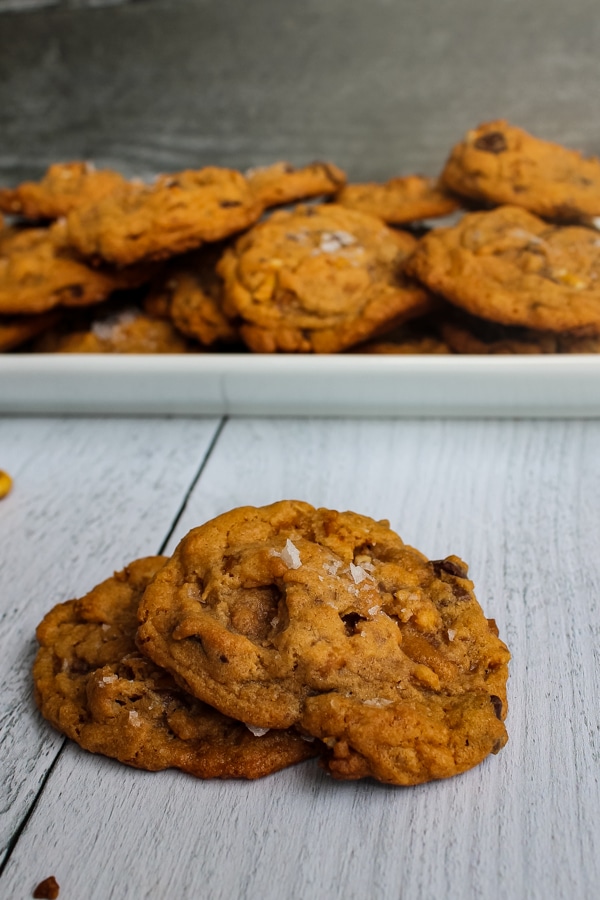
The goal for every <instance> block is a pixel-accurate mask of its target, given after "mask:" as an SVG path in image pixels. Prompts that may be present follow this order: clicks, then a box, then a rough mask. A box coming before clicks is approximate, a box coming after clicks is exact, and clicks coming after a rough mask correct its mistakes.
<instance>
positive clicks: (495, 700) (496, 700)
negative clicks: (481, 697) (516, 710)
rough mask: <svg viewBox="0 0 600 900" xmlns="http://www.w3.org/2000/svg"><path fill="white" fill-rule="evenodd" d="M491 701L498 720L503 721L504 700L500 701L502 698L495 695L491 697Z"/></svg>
mask: <svg viewBox="0 0 600 900" xmlns="http://www.w3.org/2000/svg"><path fill="white" fill-rule="evenodd" d="M490 700H491V701H492V706H493V707H494V712H495V713H496V718H497V719H500V721H502V700H501V699H500V697H496V695H495V694H491V695H490Z"/></svg>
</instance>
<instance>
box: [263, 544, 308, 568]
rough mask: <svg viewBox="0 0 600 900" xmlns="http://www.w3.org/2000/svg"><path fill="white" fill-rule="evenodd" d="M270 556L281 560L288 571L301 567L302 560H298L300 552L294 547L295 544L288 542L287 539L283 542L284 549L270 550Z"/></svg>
mask: <svg viewBox="0 0 600 900" xmlns="http://www.w3.org/2000/svg"><path fill="white" fill-rule="evenodd" d="M270 555H271V556H278V557H279V559H282V560H283V562H284V563H285V564H286V566H287V567H288V569H299V568H300V566H301V565H302V560H301V559H300V551H299V550H298V548H297V547H296V545H295V544H293V543H292V541H290V539H289V538H288V539H287V541H286V542H285V547H284V548H283V550H281V551H279V550H271V554H270Z"/></svg>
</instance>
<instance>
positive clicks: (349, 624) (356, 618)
mask: <svg viewBox="0 0 600 900" xmlns="http://www.w3.org/2000/svg"><path fill="white" fill-rule="evenodd" d="M340 619H341V620H342V622H343V623H344V625H345V626H346V634H347V635H348V637H351V636H352V635H353V634H356V632H357V630H358V629H357V625H358V623H359V622H365V621H366V619H365V617H364V616H360V615H359V614H358V613H346V615H345V616H340Z"/></svg>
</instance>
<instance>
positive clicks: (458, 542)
mask: <svg viewBox="0 0 600 900" xmlns="http://www.w3.org/2000/svg"><path fill="white" fill-rule="evenodd" d="M0 447H1V455H2V466H3V467H4V468H6V469H7V470H8V471H10V472H11V474H12V475H13V477H14V490H13V492H12V493H11V494H10V495H9V496H8V497H7V498H6V499H5V500H3V501H2V503H1V504H0V546H1V547H2V570H1V574H0V604H1V606H0V611H1V613H0V614H1V616H2V623H3V627H2V635H1V638H0V670H1V677H2V684H3V691H2V699H1V703H2V712H1V715H2V730H1V745H2V760H3V763H2V771H3V778H2V797H1V799H0V808H1V809H2V833H1V840H2V847H3V860H4V870H3V872H2V876H1V878H0V896H2V897H7V898H11V900H12V898H27V897H30V896H31V892H32V890H33V887H34V886H35V885H36V884H37V883H38V882H39V881H41V880H42V878H45V877H46V876H48V875H50V874H53V875H55V877H56V878H57V880H58V882H59V884H60V885H61V895H60V896H61V900H63V898H66V900H68V898H82V897H86V898H132V900H134V898H135V900H139V898H145V897H152V898H162V897H166V898H170V897H177V898H178V900H181V898H196V897H202V898H210V900H213V898H214V900H217V898H219V900H220V898H223V900H227V898H234V897H235V898H237V897H240V898H242V897H243V898H261V900H279V898H282V897H283V898H287V897H289V898H308V897H310V898H323V900H325V898H344V900H346V898H357V900H358V898H388V897H390V898H391V897H393V898H403V900H406V898H427V900H429V898H431V900H433V898H455V897H456V898H459V897H460V898H485V900H488V898H490V900H492V898H493V900H500V898H503V900H504V898H505V900H515V898H540V900H542V898H543V900H547V898H569V900H574V898H577V900H579V898H581V900H583V898H593V897H596V896H597V889H598V884H599V883H600V834H599V810H600V790H599V783H598V771H599V769H598V763H599V758H600V713H599V704H598V694H599V687H600V685H599V680H600V667H599V659H598V654H599V650H598V648H599V640H598V639H599V632H600V624H599V623H600V618H599V609H598V605H599V604H598V593H599V588H600V554H599V553H598V546H599V545H600V518H599V516H598V510H599V509H600V422H596V421H569V422H562V421H554V422H550V421H535V422H534V421H503V422H500V421H461V420H454V421H439V420H438V421H436V420H431V421H426V420H421V421H419V420H404V421H402V420H395V421H394V420H380V421H370V422H366V421H361V420H327V419H323V420H316V419H291V420H278V419H261V420H259V419H233V420H219V419H202V418H200V419H168V418H164V419H60V418H56V419H19V418H16V419H5V420H4V421H2V422H1V423H0ZM284 497H286V498H287V497H297V498H301V499H305V500H308V501H310V502H311V503H313V504H318V505H323V506H328V507H332V508H337V509H348V508H350V509H354V510H358V511H360V512H363V513H366V514H368V515H371V516H374V517H376V518H381V517H387V518H389V519H390V520H391V523H392V526H393V527H394V528H395V529H397V530H398V532H399V533H400V534H401V535H402V536H403V538H404V539H405V540H406V541H407V542H409V543H411V544H414V545H415V546H417V547H419V548H420V549H421V550H423V551H424V552H425V553H427V554H428V555H430V556H431V557H433V558H439V557H442V556H445V555H447V554H449V553H457V554H459V555H460V556H462V557H463V558H465V559H466V560H467V561H468V562H469V563H470V565H471V573H472V576H473V578H474V580H475V583H476V588H477V593H478V596H479V599H480V602H481V603H482V605H483V607H484V609H485V611H486V613H487V615H488V616H493V617H494V618H495V619H496V621H497V622H498V625H499V628H500V633H501V635H502V637H503V638H504V639H505V640H506V641H507V643H508V644H509V646H510V649H511V651H512V654H513V660H512V664H511V676H510V682H509V701H510V712H509V716H508V721H507V725H508V731H509V735H510V740H509V743H508V744H507V746H506V747H505V748H504V750H502V751H501V753H500V754H499V755H498V756H495V757H491V758H489V759H487V760H486V761H485V762H484V763H483V764H482V765H480V766H479V767H477V768H476V769H474V770H472V771H471V772H468V773H466V774H464V775H462V776H459V777H456V778H453V779H450V780H447V781H442V782H437V783H432V784H428V785H424V786H421V787H415V788H394V787H389V786H383V785H380V784H377V783H375V782H371V781H364V782H357V783H337V782H335V781H333V780H332V779H330V778H328V777H326V776H325V775H324V774H323V773H322V772H321V771H320V770H319V768H318V766H317V765H316V763H314V762H312V761H311V762H309V763H304V764H302V765H299V766H297V767H295V768H292V769H288V770H286V771H283V772H280V773H278V774H275V775H272V776H270V777H268V778H266V779H263V780H259V781H257V782H252V783H245V782H237V781H232V782H217V781H208V782H202V781H198V780H195V779H193V778H191V777H189V776H186V775H183V774H181V773H178V772H174V771H169V772H163V773H145V772H140V771H137V770H134V769H129V768H127V767H125V766H122V765H120V764H118V763H116V762H114V761H112V760H109V759H106V758H103V757H101V756H95V755H92V754H89V753H86V752H84V751H83V750H80V749H79V748H78V747H77V746H75V745H74V744H72V743H71V742H69V741H65V740H63V738H62V737H61V736H60V735H59V734H57V733H56V732H55V731H54V730H53V729H52V728H51V727H50V726H49V725H47V724H46V723H45V722H44V720H42V718H41V716H40V715H39V714H38V713H37V711H36V709H35V706H34V703H33V700H32V690H31V676H30V669H31V663H32V659H33V655H34V653H35V646H36V644H35V638H34V629H35V626H36V624H37V622H38V621H39V620H40V619H41V618H42V616H43V615H44V613H45V612H46V611H47V610H48V609H49V608H50V607H51V606H52V605H54V604H55V603H57V602H59V601H62V600H65V599H67V598H69V597H72V596H77V595H81V594H82V593H84V592H86V591H87V590H88V589H89V588H91V587H92V586H93V585H94V584H96V583H97V582H98V581H99V580H101V579H103V578H104V577H107V576H108V575H109V574H110V573H112V571H113V570H114V569H117V568H120V567H122V566H123V565H124V564H126V563H127V562H128V561H129V560H131V559H133V558H136V557H138V556H140V555H146V554H153V553H156V552H158V551H159V550H163V549H165V550H166V552H170V551H172V550H173V548H174V547H175V545H176V543H177V541H178V539H179V538H180V537H181V536H182V535H184V534H185V533H186V532H187V530H188V529H189V528H191V527H192V526H195V525H198V524H200V523H201V522H204V521H205V520H207V519H208V518H210V517H212V516H214V515H216V514H218V513H220V512H222V511H225V510H227V509H230V508H232V507H234V506H237V505H240V504H246V503H249V504H258V505H260V504H264V503H270V502H272V501H274V500H277V499H281V498H284Z"/></svg>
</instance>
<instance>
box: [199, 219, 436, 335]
mask: <svg viewBox="0 0 600 900" xmlns="http://www.w3.org/2000/svg"><path fill="white" fill-rule="evenodd" d="M414 246H415V239H414V238H413V237H411V236H410V235H408V234H406V233H404V232H397V231H393V230H392V229H390V228H387V227H386V226H385V225H384V224H383V223H382V222H381V220H379V219H377V218H375V217H374V216H368V215H366V214H365V213H360V212H356V211H355V210H351V209H344V208H343V207H341V206H337V205H336V204H326V205H321V206H298V207H296V209H294V210H293V211H284V210H282V211H279V212H276V213H274V214H273V215H272V216H271V217H270V218H269V219H268V220H266V221H264V222H261V223H260V224H258V225H256V226H254V228H252V229H251V230H250V231H248V232H247V233H246V234H244V235H242V237H240V238H238V240H237V242H236V243H235V245H234V246H233V247H230V248H228V249H227V250H226V251H225V253H224V255H223V257H222V259H221V261H220V263H219V265H218V266H217V270H218V272H219V274H220V275H221V276H222V278H223V280H224V283H225V299H224V310H225V313H226V315H228V316H229V318H231V319H232V320H234V321H235V322H236V324H239V331H240V334H241V336H242V338H243V340H244V341H245V343H246V344H247V345H248V346H249V347H250V349H251V350H254V351H255V352H258V353H273V352H281V351H287V352H294V353H310V352H313V353H334V352H336V351H338V350H343V349H345V348H347V347H351V346H352V345H353V344H357V343H359V342H360V341H364V340H367V339H368V338H370V337H371V336H373V335H375V334H377V333H379V332H380V331H382V330H389V329H390V328H392V327H393V326H394V325H396V324H399V323H401V322H403V321H406V320H408V319H411V318H414V317H415V316H418V315H421V314H423V313H425V312H427V311H428V309H429V307H430V305H431V300H430V298H429V296H428V294H427V292H426V291H424V290H423V289H422V288H421V287H420V286H418V285H417V284H415V283H411V282H410V281H409V280H408V279H406V278H405V276H404V271H403V267H404V262H405V260H406V258H407V257H408V255H409V254H410V253H411V251H412V250H413V248H414Z"/></svg>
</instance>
